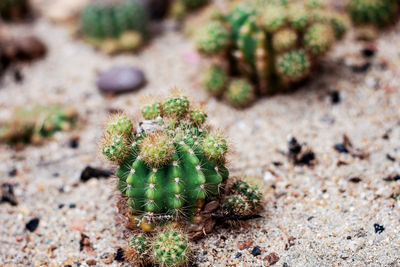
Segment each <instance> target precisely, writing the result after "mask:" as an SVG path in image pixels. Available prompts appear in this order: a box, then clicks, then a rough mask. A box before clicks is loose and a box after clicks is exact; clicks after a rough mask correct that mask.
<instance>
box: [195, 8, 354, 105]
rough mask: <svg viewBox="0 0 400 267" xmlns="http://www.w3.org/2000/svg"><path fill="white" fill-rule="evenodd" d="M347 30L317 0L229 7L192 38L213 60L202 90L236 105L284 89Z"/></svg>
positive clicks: (344, 22)
mask: <svg viewBox="0 0 400 267" xmlns="http://www.w3.org/2000/svg"><path fill="white" fill-rule="evenodd" d="M347 27H348V19H347V17H346V16H345V15H344V14H341V13H338V12H335V11H333V10H330V9H328V7H327V6H326V4H325V3H324V1H321V0H308V1H303V2H302V1H292V2H289V1H274V0H258V1H256V0H255V1H249V2H246V3H239V4H237V5H234V6H233V8H232V9H231V10H230V11H229V12H228V13H227V14H221V13H220V15H219V16H218V17H217V18H212V17H210V18H209V22H208V23H206V24H205V25H204V26H202V27H201V28H199V29H198V31H197V33H196V34H195V42H196V47H197V49H198V51H199V52H200V53H202V54H204V55H205V56H208V57H213V64H214V65H213V67H212V68H211V69H209V70H207V73H206V75H205V77H206V78H205V79H204V80H203V82H204V86H205V87H206V89H207V90H208V91H209V92H210V93H212V94H214V95H221V94H223V93H225V96H226V97H225V98H226V99H227V100H228V101H229V102H230V103H231V104H233V105H235V106H238V107H243V106H247V105H248V104H249V103H251V102H252V101H253V100H254V99H255V96H256V95H263V94H269V93H274V92H278V91H280V90H283V89H287V88H289V87H291V86H292V85H293V84H294V83H297V82H299V81H301V80H303V79H305V78H306V77H307V76H309V74H310V73H311V69H312V67H313V66H315V64H316V63H317V62H319V60H318V59H319V58H320V57H322V56H324V55H325V54H326V53H327V52H328V51H329V50H330V48H331V47H332V46H333V44H334V43H335V41H336V40H337V39H340V38H342V37H343V35H344V34H345V32H346V30H347ZM218 65H220V66H221V67H218ZM222 66H224V67H222ZM222 70H224V71H225V70H227V71H229V72H228V73H225V72H223V71H222ZM225 76H231V77H233V78H232V79H235V80H237V79H238V78H239V80H240V81H241V82H240V83H238V82H230V81H229V79H230V78H226V77H225Z"/></svg>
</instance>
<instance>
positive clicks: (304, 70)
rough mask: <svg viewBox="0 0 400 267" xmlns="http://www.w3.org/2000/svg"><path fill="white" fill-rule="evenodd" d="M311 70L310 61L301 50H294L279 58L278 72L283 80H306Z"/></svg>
mask: <svg viewBox="0 0 400 267" xmlns="http://www.w3.org/2000/svg"><path fill="white" fill-rule="evenodd" d="M309 69H310V60H309V58H308V56H307V54H306V53H304V52H303V51H301V50H293V51H290V52H286V53H284V54H282V55H280V56H279V57H278V58H277V71H278V73H279V74H280V75H281V77H282V78H283V79H286V80H289V81H299V80H301V79H303V78H305V77H306V76H307V75H308V73H309Z"/></svg>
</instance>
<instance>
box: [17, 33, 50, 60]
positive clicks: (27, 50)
mask: <svg viewBox="0 0 400 267" xmlns="http://www.w3.org/2000/svg"><path fill="white" fill-rule="evenodd" d="M15 42H16V46H17V47H18V53H19V56H20V57H21V58H24V59H28V60H32V59H37V58H40V57H43V56H44V55H46V52H47V48H46V45H45V44H44V43H43V42H42V41H41V40H40V39H39V38H37V37H35V36H27V37H22V38H19V39H17V40H15Z"/></svg>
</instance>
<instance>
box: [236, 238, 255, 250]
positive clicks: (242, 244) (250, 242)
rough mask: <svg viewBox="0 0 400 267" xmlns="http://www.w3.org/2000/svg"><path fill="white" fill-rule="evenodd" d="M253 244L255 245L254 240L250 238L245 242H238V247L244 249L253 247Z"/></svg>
mask: <svg viewBox="0 0 400 267" xmlns="http://www.w3.org/2000/svg"><path fill="white" fill-rule="evenodd" d="M251 245H253V240H251V239H249V240H247V241H245V242H239V243H238V244H237V247H238V249H240V250H243V249H246V248H249V247H251Z"/></svg>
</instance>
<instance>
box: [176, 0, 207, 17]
mask: <svg viewBox="0 0 400 267" xmlns="http://www.w3.org/2000/svg"><path fill="white" fill-rule="evenodd" d="M209 2H210V0H174V2H173V3H172V8H171V15H172V16H173V17H175V18H178V19H179V18H183V17H184V16H185V15H186V14H187V13H188V12H190V11H193V10H196V9H198V8H200V7H202V6H205V5H206V4H208V3H209Z"/></svg>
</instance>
